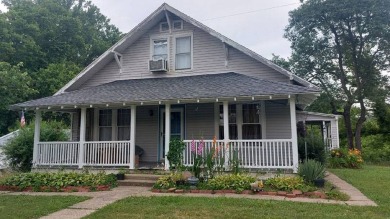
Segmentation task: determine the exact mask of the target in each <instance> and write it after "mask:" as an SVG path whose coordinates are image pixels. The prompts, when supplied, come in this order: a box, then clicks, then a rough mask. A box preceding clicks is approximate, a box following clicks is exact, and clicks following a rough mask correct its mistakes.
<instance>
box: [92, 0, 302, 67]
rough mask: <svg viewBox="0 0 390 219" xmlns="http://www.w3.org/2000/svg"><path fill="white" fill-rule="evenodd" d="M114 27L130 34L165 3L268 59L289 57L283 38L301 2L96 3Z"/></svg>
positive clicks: (102, 0) (186, 0) (125, 0)
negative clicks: (290, 19)
mask: <svg viewBox="0 0 390 219" xmlns="http://www.w3.org/2000/svg"><path fill="white" fill-rule="evenodd" d="M92 2H93V3H94V4H95V5H96V6H98V7H99V8H100V10H101V12H102V14H104V15H105V16H107V17H108V18H110V19H111V22H112V24H114V25H115V26H117V27H118V28H119V29H120V30H121V31H122V32H129V31H130V30H131V29H132V28H133V27H134V26H136V25H137V24H138V23H140V22H141V21H142V20H143V19H145V18H146V17H147V16H148V15H150V14H151V13H152V12H153V11H154V10H156V9H157V8H158V7H159V6H160V5H161V4H163V3H164V2H166V3H167V4H169V5H170V6H172V7H174V8H176V9H178V10H179V11H182V12H183V13H185V14H187V15H189V16H190V17H192V18H194V19H196V20H198V21H200V22H202V23H203V24H205V25H207V26H209V27H211V28H213V29H214V30H216V31H218V32H220V33H221V34H223V35H225V36H227V37H229V38H231V39H232V40H234V41H236V42H238V43H240V44H242V45H244V46H246V47H247V48H249V49H251V50H253V51H255V52H256V53H258V54H260V55H262V56H264V57H265V58H268V59H270V58H272V53H274V54H276V55H280V56H282V57H288V56H289V55H290V53H291V50H290V42H289V41H288V40H287V39H285V38H283V34H284V28H285V27H286V26H287V24H288V18H289V16H288V12H289V11H291V10H293V9H295V8H297V7H298V6H299V5H300V3H299V0H272V1H270V0H240V1H238V0H197V1H194V0H193V1H189V0H165V1H164V0H111V1H108V0H92Z"/></svg>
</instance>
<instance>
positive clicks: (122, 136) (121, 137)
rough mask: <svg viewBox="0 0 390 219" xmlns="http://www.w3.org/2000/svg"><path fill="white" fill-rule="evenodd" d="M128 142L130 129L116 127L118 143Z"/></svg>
mask: <svg viewBox="0 0 390 219" xmlns="http://www.w3.org/2000/svg"><path fill="white" fill-rule="evenodd" d="M125 140H130V127H118V141H125Z"/></svg>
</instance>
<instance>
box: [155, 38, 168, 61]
mask: <svg viewBox="0 0 390 219" xmlns="http://www.w3.org/2000/svg"><path fill="white" fill-rule="evenodd" d="M167 58H168V41H167V40H154V41H153V60H159V59H164V60H166V59H167Z"/></svg>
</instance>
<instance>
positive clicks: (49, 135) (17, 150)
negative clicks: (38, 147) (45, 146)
mask: <svg viewBox="0 0 390 219" xmlns="http://www.w3.org/2000/svg"><path fill="white" fill-rule="evenodd" d="M64 128H65V125H64V124H63V123H62V122H57V121H52V122H42V123H41V135H40V139H41V141H66V140H68V136H67V134H66V132H65V131H64ZM33 148H34V123H31V124H29V125H27V126H26V127H24V128H22V129H20V131H19V133H18V135H17V136H16V137H15V138H13V139H12V140H11V141H9V142H8V143H7V144H6V145H5V146H4V154H5V156H6V159H7V160H8V161H9V164H10V166H11V167H12V168H13V169H15V170H19V171H22V172H28V171H30V170H31V166H32V157H33Z"/></svg>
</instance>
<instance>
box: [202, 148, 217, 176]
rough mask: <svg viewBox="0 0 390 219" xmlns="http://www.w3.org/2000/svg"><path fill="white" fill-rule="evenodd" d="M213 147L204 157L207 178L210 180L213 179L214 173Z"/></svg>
mask: <svg viewBox="0 0 390 219" xmlns="http://www.w3.org/2000/svg"><path fill="white" fill-rule="evenodd" d="M215 152H216V150H215V147H211V149H210V151H208V150H206V152H205V153H206V157H205V159H204V163H205V167H206V174H207V178H209V179H211V178H213V177H214V172H215V163H216V160H215Z"/></svg>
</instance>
